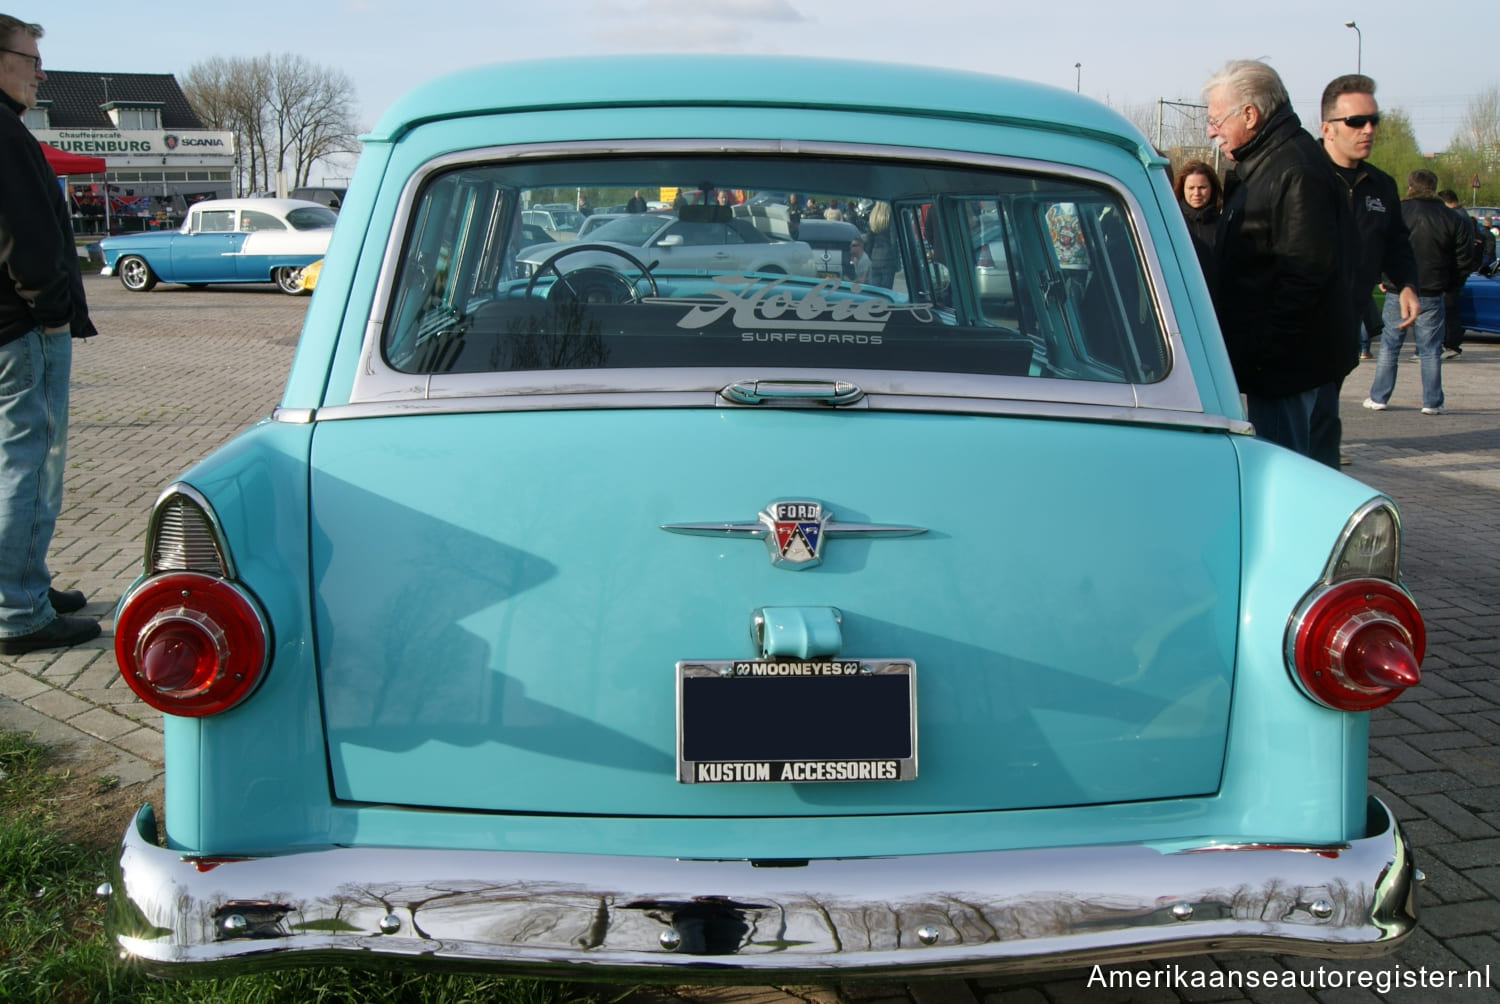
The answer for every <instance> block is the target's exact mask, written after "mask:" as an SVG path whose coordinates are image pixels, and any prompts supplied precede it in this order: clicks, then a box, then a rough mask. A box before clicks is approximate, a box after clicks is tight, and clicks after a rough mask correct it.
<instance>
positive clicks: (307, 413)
mask: <svg viewBox="0 0 1500 1004" xmlns="http://www.w3.org/2000/svg"><path fill="white" fill-rule="evenodd" d="M316 417H317V412H315V411H313V409H311V408H279V407H278V408H272V409H271V421H273V422H285V423H286V424H288V425H311V424H312V422H313V419H315V418H316Z"/></svg>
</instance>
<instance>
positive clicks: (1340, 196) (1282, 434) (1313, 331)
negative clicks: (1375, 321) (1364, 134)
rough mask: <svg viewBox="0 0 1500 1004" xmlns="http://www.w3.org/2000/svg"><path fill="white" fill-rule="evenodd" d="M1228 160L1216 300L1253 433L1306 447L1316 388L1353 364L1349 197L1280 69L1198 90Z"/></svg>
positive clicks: (1252, 67) (1252, 70)
mask: <svg viewBox="0 0 1500 1004" xmlns="http://www.w3.org/2000/svg"><path fill="white" fill-rule="evenodd" d="M1203 93H1204V94H1205V96H1206V97H1207V98H1208V136H1209V138H1210V139H1212V140H1213V141H1214V142H1215V143H1217V144H1218V145H1219V148H1220V149H1221V150H1222V151H1223V152H1224V155H1225V156H1226V157H1228V158H1229V159H1230V160H1231V161H1233V162H1234V168H1233V170H1231V171H1230V173H1229V177H1228V179H1227V181H1226V184H1225V198H1224V210H1223V214H1222V215H1221V216H1220V218H1219V227H1218V231H1217V235H1216V238H1215V245H1214V261H1215V265H1216V270H1215V271H1216V276H1215V282H1214V307H1215V310H1216V311H1217V313H1218V316H1219V326H1220V328H1222V329H1223V332H1224V341H1225V345H1226V347H1227V348H1228V349H1229V359H1230V362H1231V363H1233V365H1234V375H1235V379H1236V380H1237V381H1238V382H1239V386H1240V390H1241V391H1242V392H1243V393H1244V394H1245V397H1246V403H1247V410H1248V412H1249V418H1250V421H1251V422H1252V423H1253V424H1254V425H1255V429H1256V432H1257V434H1258V435H1260V436H1262V437H1263V438H1266V439H1269V440H1271V441H1272V442H1275V443H1279V444H1280V445H1282V446H1285V447H1287V448H1288V449H1292V450H1295V451H1297V452H1298V453H1301V454H1304V455H1309V456H1310V455H1311V419H1312V409H1313V404H1314V402H1315V400H1316V399H1317V393H1318V388H1320V387H1322V386H1323V385H1325V384H1328V383H1332V382H1334V381H1337V380H1341V379H1343V377H1344V376H1345V375H1346V374H1348V373H1349V372H1350V371H1351V370H1352V369H1354V367H1355V366H1357V365H1358V364H1359V356H1358V346H1357V345H1352V344H1351V342H1350V339H1349V333H1350V332H1352V331H1353V330H1354V324H1355V314H1354V295H1353V287H1352V274H1351V256H1352V252H1353V244H1354V234H1353V227H1352V223H1351V221H1350V216H1349V204H1348V197H1347V195H1346V194H1345V193H1344V192H1343V191H1341V188H1342V186H1341V185H1340V184H1339V182H1338V180H1337V179H1336V178H1335V177H1334V174H1333V168H1332V165H1331V164H1330V162H1329V160H1328V157H1327V155H1325V154H1324V153H1323V151H1322V149H1320V148H1319V146H1318V144H1317V141H1316V140H1314V139H1313V138H1312V136H1310V135H1309V134H1308V133H1307V131H1306V130H1304V129H1303V128H1302V123H1301V122H1300V121H1299V120H1298V118H1297V115H1296V113H1295V112H1293V111H1292V106H1291V101H1290V99H1289V98H1288V97H1287V91H1286V87H1285V85H1284V84H1282V82H1281V78H1280V77H1279V76H1278V75H1277V73H1276V71H1275V70H1273V69H1271V67H1269V66H1267V65H1266V64H1265V63H1261V62H1258V61H1256V60H1248V59H1241V60H1235V61H1232V62H1230V63H1228V64H1227V65H1226V66H1225V67H1224V68H1223V69H1222V70H1220V71H1219V72H1218V73H1216V74H1214V76H1213V77H1212V78H1210V79H1209V81H1208V82H1207V83H1206V84H1204V86H1203Z"/></svg>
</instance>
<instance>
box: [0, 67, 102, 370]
mask: <svg viewBox="0 0 1500 1004" xmlns="http://www.w3.org/2000/svg"><path fill="white" fill-rule="evenodd" d="M23 111H25V109H24V108H23V107H22V106H21V104H20V103H19V102H17V101H15V100H13V99H12V98H11V97H10V95H8V94H6V93H5V92H4V91H0V217H4V219H5V222H6V225H7V226H8V228H9V230H10V234H11V237H12V239H13V241H14V244H13V246H12V247H11V252H10V258H9V260H8V261H7V262H6V263H5V265H4V267H3V269H0V345H3V344H5V343H7V342H12V341H15V340H16V339H17V338H20V337H21V336H22V335H24V334H26V332H28V331H30V330H31V329H32V328H35V327H36V326H37V325H41V326H42V327H44V328H58V327H62V326H64V325H66V326H67V327H68V328H69V329H70V330H71V331H72V333H73V336H74V337H75V338H86V337H88V336H89V335H92V334H95V331H94V325H93V322H92V321H90V320H89V308H88V303H87V301H85V299H84V296H83V273H82V272H81V271H80V270H79V268H78V252H77V250H76V248H75V247H74V244H73V223H72V221H71V220H70V219H69V217H68V205H67V202H65V201H64V200H63V196H62V189H61V187H59V185H58V183H57V176H56V175H55V174H54V173H53V171H52V168H51V167H49V166H48V164H47V158H46V157H44V156H43V155H42V148H41V147H40V146H39V145H38V144H37V141H36V139H35V138H34V137H33V136H32V135H31V133H30V132H28V131H27V129H26V127H25V126H24V125H22V124H21V117H20V116H21V112H23Z"/></svg>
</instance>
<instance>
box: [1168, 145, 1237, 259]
mask: <svg viewBox="0 0 1500 1004" xmlns="http://www.w3.org/2000/svg"><path fill="white" fill-rule="evenodd" d="M1172 191H1174V192H1176V193H1177V205H1178V206H1180V207H1181V209H1182V216H1183V219H1185V220H1187V225H1188V231H1189V232H1190V233H1191V234H1192V235H1193V249H1194V250H1195V251H1197V252H1198V264H1199V265H1200V266H1201V267H1202V268H1203V274H1204V275H1210V272H1209V263H1210V262H1211V261H1212V259H1213V249H1214V231H1215V230H1217V229H1218V226H1219V211H1220V209H1222V208H1223V205H1224V186H1223V185H1222V184H1220V182H1219V175H1218V174H1217V173H1216V172H1215V171H1214V169H1213V168H1212V167H1210V166H1209V165H1208V164H1206V163H1204V162H1203V161H1201V160H1190V161H1188V162H1187V163H1186V164H1183V165H1182V170H1180V171H1178V172H1177V180H1176V181H1174V182H1173V183H1172Z"/></svg>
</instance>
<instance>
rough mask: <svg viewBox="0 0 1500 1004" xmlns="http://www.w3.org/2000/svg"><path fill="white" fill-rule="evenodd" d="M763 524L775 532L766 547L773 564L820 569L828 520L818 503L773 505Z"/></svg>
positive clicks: (781, 503) (764, 517)
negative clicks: (814, 566) (813, 566)
mask: <svg viewBox="0 0 1500 1004" xmlns="http://www.w3.org/2000/svg"><path fill="white" fill-rule="evenodd" d="M760 520H761V522H762V523H765V524H766V525H767V526H769V527H770V528H771V535H770V536H769V537H767V538H766V544H767V546H768V547H770V549H771V564H773V565H780V564H789V565H816V564H818V563H819V562H821V561H822V560H823V556H822V551H821V548H822V546H823V524H824V523H826V522H827V521H828V517H827V516H825V515H824V514H823V507H822V506H821V505H819V504H818V503H817V502H772V503H771V504H770V505H768V506H766V508H765V509H764V510H762V511H761V514H760Z"/></svg>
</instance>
